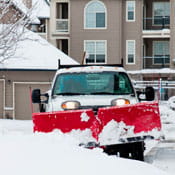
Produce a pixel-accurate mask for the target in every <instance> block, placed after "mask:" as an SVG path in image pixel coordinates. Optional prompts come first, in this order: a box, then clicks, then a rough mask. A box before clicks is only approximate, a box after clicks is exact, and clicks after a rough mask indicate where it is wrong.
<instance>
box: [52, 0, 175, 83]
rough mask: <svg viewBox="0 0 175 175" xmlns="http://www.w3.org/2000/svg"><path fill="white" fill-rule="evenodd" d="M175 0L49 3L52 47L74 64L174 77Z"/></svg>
mask: <svg viewBox="0 0 175 175" xmlns="http://www.w3.org/2000/svg"><path fill="white" fill-rule="evenodd" d="M174 7H175V0H51V1H50V12H51V13H50V30H49V31H50V34H49V39H50V42H51V43H52V44H54V45H55V46H56V47H58V48H59V49H61V50H62V51H63V52H65V53H66V54H68V55H70V56H71V57H72V58H74V59H75V60H76V61H78V62H79V63H85V64H104V63H108V64H119V63H121V62H123V63H124V67H125V69H126V70H128V71H129V73H130V74H131V75H132V76H133V77H135V78H136V79H144V80H153V79H155V80H156V79H158V78H160V77H161V78H162V79H164V80H167V79H169V80H170V79H171V80H173V79H175V76H174V66H175V49H174V47H175V8H174Z"/></svg>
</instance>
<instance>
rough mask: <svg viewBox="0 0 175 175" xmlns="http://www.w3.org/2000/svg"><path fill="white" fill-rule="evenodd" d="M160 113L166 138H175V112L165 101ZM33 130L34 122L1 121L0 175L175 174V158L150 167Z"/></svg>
mask: <svg viewBox="0 0 175 175" xmlns="http://www.w3.org/2000/svg"><path fill="white" fill-rule="evenodd" d="M160 112H161V118H162V123H163V133H164V135H165V138H166V139H167V140H173V139H175V126H174V125H175V115H174V113H175V111H172V110H170V109H169V107H168V106H167V104H166V103H165V102H164V103H161V104H160ZM32 128H33V124H32V121H17V120H6V119H1V120H0V172H1V173H0V174H2V175H12V174H14V175H24V174H25V175H41V174H42V175H57V174H61V175H70V174H71V175H74V174H76V175H80V174H81V175H89V174H92V175H93V174H100V175H107V174H110V175H113V174H122V175H128V174H129V175H136V174H139V175H140V174H142V175H148V174H149V175H165V174H167V173H170V174H173V172H174V174H175V168H174V167H173V163H174V161H175V158H174V159H173V158H171V159H168V160H167V159H166V160H165V161H161V160H160V161H158V160H157V161H153V163H152V164H149V163H145V162H140V161H135V160H129V159H123V158H118V157H115V156H107V155H106V154H105V153H103V152H102V150H101V149H99V148H96V149H93V150H89V149H85V148H83V147H79V146H77V145H78V140H77V139H76V138H74V137H72V136H69V135H64V134H62V133H60V132H59V131H54V132H52V133H48V134H43V133H33V129H32ZM152 145H155V143H150V144H148V145H147V147H149V146H150V147H151V146H152ZM148 150H149V148H148ZM162 160H163V158H162ZM165 163H166V165H165ZM165 166H166V167H165Z"/></svg>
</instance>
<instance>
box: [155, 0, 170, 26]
mask: <svg viewBox="0 0 175 175" xmlns="http://www.w3.org/2000/svg"><path fill="white" fill-rule="evenodd" d="M153 15H154V24H155V25H169V24H170V3H169V2H154V3H153Z"/></svg>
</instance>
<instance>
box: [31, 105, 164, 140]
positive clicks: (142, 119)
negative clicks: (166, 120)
mask: <svg viewBox="0 0 175 175" xmlns="http://www.w3.org/2000/svg"><path fill="white" fill-rule="evenodd" d="M32 119H33V123H34V132H36V131H37V132H51V131H53V130H54V129H59V130H61V131H62V132H63V133H68V132H71V131H72V130H77V129H79V130H82V131H83V130H85V129H90V130H91V132H92V136H93V137H94V138H95V139H96V140H98V136H99V134H100V133H101V132H102V130H103V128H104V127H105V126H106V125H107V124H108V123H109V122H110V121H111V120H114V121H116V122H117V123H120V122H123V123H125V125H126V126H133V127H134V133H135V134H137V133H140V132H149V131H152V130H153V129H157V130H160V129H161V122H160V114H159V107H158V102H144V103H138V104H133V105H127V106H122V107H106V108H99V110H98V114H97V115H94V112H93V110H92V109H88V110H71V111H58V112H45V113H44V112H43V113H33V115H32Z"/></svg>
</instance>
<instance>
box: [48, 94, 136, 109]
mask: <svg viewBox="0 0 175 175" xmlns="http://www.w3.org/2000/svg"><path fill="white" fill-rule="evenodd" d="M117 98H125V99H128V100H129V101H130V103H131V104H135V103H137V102H138V101H137V100H136V97H132V96H131V95H73V96H62V95H59V96H56V97H54V98H52V99H50V100H49V103H48V105H47V106H46V111H47V112H50V111H60V110H63V109H62V108H61V104H62V103H64V102H66V101H78V102H80V104H81V106H110V105H111V101H112V100H114V99H117Z"/></svg>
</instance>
